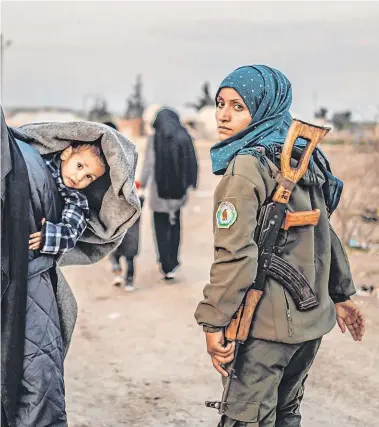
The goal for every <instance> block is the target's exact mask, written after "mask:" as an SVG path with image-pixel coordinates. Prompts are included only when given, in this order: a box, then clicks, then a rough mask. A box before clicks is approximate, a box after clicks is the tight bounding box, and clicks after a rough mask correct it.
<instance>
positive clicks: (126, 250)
mask: <svg viewBox="0 0 379 427" xmlns="http://www.w3.org/2000/svg"><path fill="white" fill-rule="evenodd" d="M104 124H105V125H107V126H109V127H110V128H112V129H115V130H118V128H117V126H116V124H115V123H113V122H110V121H109V122H104ZM136 187H137V191H138V189H139V183H138V182H136ZM139 199H140V203H141V208H142V205H143V201H144V198H143V197H140V198H139ZM139 228H140V218H138V219H137V221H136V222H135V223H134V224H133V225H132V226H131V227H130V228H129V229H128V231H127V232H126V234H125V236H124V238H123V239H122V242H121V244H120V245H119V246H118V247H117V248H116V249H115V250H114V251H113V252H111V253H110V254H109V260H110V261H111V263H112V273H113V275H114V278H113V281H112V285H114V286H117V287H120V286H121V285H122V284H123V285H124V290H125V291H129V292H131V291H134V289H135V288H134V277H135V265H134V259H135V257H136V256H137V255H138V251H139ZM123 257H124V258H125V260H126V272H125V278H123V276H122V268H121V263H120V260H121V258H123Z"/></svg>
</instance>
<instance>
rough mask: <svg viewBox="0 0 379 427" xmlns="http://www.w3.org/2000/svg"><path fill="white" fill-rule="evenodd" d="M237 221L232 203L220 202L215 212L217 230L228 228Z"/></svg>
mask: <svg viewBox="0 0 379 427" xmlns="http://www.w3.org/2000/svg"><path fill="white" fill-rule="evenodd" d="M236 220H237V209H236V208H235V207H234V205H233V203H230V202H221V203H220V205H219V207H218V209H217V212H216V222H217V227H218V228H230V227H231V226H232V225H233V224H234V223H235V222H236Z"/></svg>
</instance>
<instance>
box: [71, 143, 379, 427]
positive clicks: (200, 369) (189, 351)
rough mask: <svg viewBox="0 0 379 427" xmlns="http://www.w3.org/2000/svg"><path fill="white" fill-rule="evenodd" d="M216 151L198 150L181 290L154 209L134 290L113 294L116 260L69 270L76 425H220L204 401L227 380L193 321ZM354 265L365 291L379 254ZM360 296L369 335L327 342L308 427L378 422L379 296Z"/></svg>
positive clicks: (307, 410)
mask: <svg viewBox="0 0 379 427" xmlns="http://www.w3.org/2000/svg"><path fill="white" fill-rule="evenodd" d="M143 145H144V144H143V142H141V144H140V151H141V153H143ZM208 150H209V144H207V143H198V145H197V151H198V157H199V159H200V180H199V189H198V190H197V191H196V192H193V193H191V194H190V199H189V203H188V204H187V205H186V207H185V209H184V210H183V216H182V231H183V238H182V248H181V261H182V267H181V269H180V271H179V273H178V276H177V279H176V280H175V282H174V283H172V284H167V283H165V282H163V281H162V280H161V275H160V273H159V270H158V267H157V263H156V253H155V247H154V238H153V234H152V219H151V212H150V210H149V208H148V204H146V205H145V207H144V210H143V214H142V223H141V226H142V240H141V253H140V256H139V257H138V260H137V264H136V266H137V275H136V286H137V290H136V291H135V292H134V293H125V292H124V291H122V290H120V289H117V288H112V286H111V285H110V281H111V278H112V276H111V273H110V269H109V263H108V261H107V260H103V261H101V262H100V263H98V264H96V265H93V266H86V267H70V268H65V269H64V273H65V275H66V277H67V279H68V281H69V283H70V284H71V286H72V289H73V291H74V293H75V295H76V298H77V300H78V305H79V314H78V321H77V325H76V329H75V331H74V336H73V340H72V342H71V348H70V351H69V354H68V357H67V360H66V365H65V369H66V372H65V378H66V393H67V411H68V415H69V425H70V426H72V427H87V426H91V427H102V426H104V427H105V426H107V427H116V426H131V427H174V426H175V427H202V426H205V427H211V426H214V427H215V426H216V425H217V422H218V414H217V412H216V411H215V410H212V409H207V408H205V406H204V401H205V400H214V399H217V400H218V399H219V398H220V397H221V391H222V389H221V384H220V378H219V374H218V373H217V372H216V371H215V370H214V368H213V367H212V365H211V361H210V358H209V356H208V355H207V353H206V351H205V343H204V336H203V333H202V331H201V328H200V327H198V326H197V324H196V322H195V320H194V317H193V312H194V310H195V308H196V305H197V303H198V302H199V300H200V299H201V297H202V289H203V286H204V285H205V283H206V282H207V280H208V277H209V267H210V264H211V262H212V256H213V251H212V230H211V221H212V214H211V211H212V191H213V189H214V187H215V185H216V184H217V182H218V179H219V178H217V177H214V176H212V174H211V167H210V161H209V156H208ZM340 150H342V149H340ZM140 157H141V159H142V155H141V156H140ZM342 159H344V154H343V152H342V151H339V152H337V153H336V152H333V162H338V161H340V160H342ZM351 264H352V270H353V273H354V276H355V278H356V283H357V284H362V283H365V282H362V280H364V277H365V276H364V272H365V271H366V270H371V271H372V270H373V269H375V268H376V266H377V264H378V257H377V255H373V254H372V255H364V254H357V255H352V256H351ZM371 279H372V276H371ZM355 299H356V301H357V302H358V304H360V306H361V308H362V310H364V312H365V314H366V316H367V334H366V336H365V338H364V341H363V342H362V343H356V342H354V341H353V340H352V339H351V338H350V337H349V336H348V335H343V334H341V333H340V332H339V330H337V329H336V328H335V329H334V330H333V331H332V332H331V333H330V334H329V335H327V336H325V337H324V339H323V344H322V347H321V350H320V352H319V355H318V357H317V359H316V361H315V363H314V366H313V369H312V370H311V373H310V376H309V379H308V382H307V386H306V392H305V399H304V403H303V426H304V427H319V426H326V427H328V426H338V427H358V426H359V427H376V426H378V425H379V399H378V390H379V371H378V366H379V363H378V362H379V355H378V353H379V339H378V336H379V312H378V308H379V299H378V298H372V297H356V298H355Z"/></svg>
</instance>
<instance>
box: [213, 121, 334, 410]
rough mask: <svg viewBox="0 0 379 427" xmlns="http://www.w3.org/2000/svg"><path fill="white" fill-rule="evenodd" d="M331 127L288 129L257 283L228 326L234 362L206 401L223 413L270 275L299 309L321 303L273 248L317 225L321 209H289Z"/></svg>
mask: <svg viewBox="0 0 379 427" xmlns="http://www.w3.org/2000/svg"><path fill="white" fill-rule="evenodd" d="M329 130H330V128H326V127H320V126H315V125H312V124H310V123H306V122H303V121H301V120H297V119H293V120H292V123H291V126H290V128H289V130H288V133H287V136H286V140H285V142H284V145H283V150H282V154H281V171H280V172H279V173H278V174H277V176H276V177H275V179H276V181H277V183H278V185H277V187H276V190H275V193H274V195H273V197H272V199H271V200H269V202H268V203H266V204H265V205H264V206H263V207H262V208H261V212H260V215H259V218H258V224H257V229H256V234H255V241H256V243H257V245H258V269H257V275H256V278H255V280H254V283H253V284H252V286H251V287H250V288H249V290H248V292H247V293H246V295H245V297H244V299H243V301H242V304H241V305H240V307H239V309H238V310H237V312H236V313H235V315H234V316H233V318H232V320H231V322H230V323H229V325H228V327H227V328H226V330H225V339H226V342H232V341H235V351H234V359H233V362H232V363H231V364H230V365H229V367H228V369H227V370H228V374H229V375H228V379H227V381H226V384H225V387H224V392H223V394H222V398H221V401H220V402H209V401H206V402H205V406H207V407H209V408H215V409H218V412H219V414H220V415H223V414H224V413H225V412H226V411H227V409H228V404H227V401H228V395H229V390H230V386H231V384H232V381H233V379H234V378H236V376H235V371H236V361H237V357H238V353H239V349H240V346H241V345H242V344H243V343H244V342H245V341H246V339H247V337H248V335H249V331H250V327H251V322H252V320H253V317H254V312H255V310H256V308H257V305H258V303H259V301H260V299H261V297H262V295H263V289H264V284H265V280H266V277H267V275H271V276H272V277H274V278H276V279H277V280H278V281H279V282H281V283H282V284H283V286H285V287H286V288H287V290H288V291H289V292H290V294H291V296H292V298H293V299H294V302H295V303H296V306H297V308H298V309H299V310H303V311H304V310H309V309H311V308H313V307H315V306H317V305H318V302H317V299H316V297H315V295H314V294H313V291H312V289H311V287H310V286H309V284H308V282H307V280H306V278H305V277H304V276H303V275H302V274H301V273H300V272H299V271H297V269H296V268H295V267H293V266H292V265H291V264H290V263H288V262H286V261H284V260H282V259H281V258H280V257H278V256H276V255H275V254H274V253H273V252H274V250H275V244H276V241H277V237H278V234H279V231H280V229H281V228H282V229H284V230H288V229H289V228H291V227H297V226H304V225H317V224H318V221H319V217H320V211H319V209H315V210H313V211H304V212H292V213H291V212H288V211H286V206H287V203H288V201H289V199H290V197H291V194H292V190H293V188H294V187H295V185H296V183H297V182H298V181H299V180H300V179H301V178H302V176H303V175H304V174H305V172H306V171H307V169H308V164H309V161H310V158H311V156H312V153H313V151H314V149H315V148H316V146H317V144H319V142H321V140H322V139H323V138H324V136H325V135H326V134H327V133H328V132H329ZM298 137H302V138H304V139H306V140H307V145H306V147H305V148H304V150H303V152H302V155H301V157H300V160H299V162H298V164H297V166H296V167H295V168H293V167H291V157H292V151H293V148H294V145H295V142H296V139H297V138H298Z"/></svg>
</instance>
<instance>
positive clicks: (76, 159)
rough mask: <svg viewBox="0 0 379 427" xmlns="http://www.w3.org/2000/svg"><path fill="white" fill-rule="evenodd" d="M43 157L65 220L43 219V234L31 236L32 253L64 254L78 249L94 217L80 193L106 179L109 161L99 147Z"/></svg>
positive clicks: (85, 146)
mask: <svg viewBox="0 0 379 427" xmlns="http://www.w3.org/2000/svg"><path fill="white" fill-rule="evenodd" d="M42 157H43V159H44V161H45V163H46V165H47V167H48V168H49V170H50V172H51V174H52V176H53V178H54V180H55V183H56V185H57V189H58V192H59V194H60V196H61V199H62V203H63V209H62V218H61V221H60V222H59V223H58V224H53V223H51V222H49V221H45V219H43V220H42V230H41V231H39V232H37V233H34V234H31V235H30V240H29V249H31V250H38V249H40V251H41V252H42V253H46V254H63V253H65V252H68V251H69V250H70V249H72V248H73V247H74V246H75V244H76V242H77V240H78V239H79V237H80V236H81V235H82V234H83V232H84V230H85V228H86V226H87V220H88V218H89V215H90V210H89V206H88V201H87V198H86V196H85V195H84V194H83V193H82V192H81V191H80V190H83V189H84V188H86V187H88V185H90V184H91V183H92V182H94V181H96V180H97V179H98V178H100V177H101V176H102V175H104V173H105V172H106V168H107V166H106V161H105V157H104V154H103V153H102V151H101V148H100V145H98V144H72V145H70V146H69V147H67V148H66V149H65V150H63V151H61V152H58V153H53V154H49V155H44V156H42Z"/></svg>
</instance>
